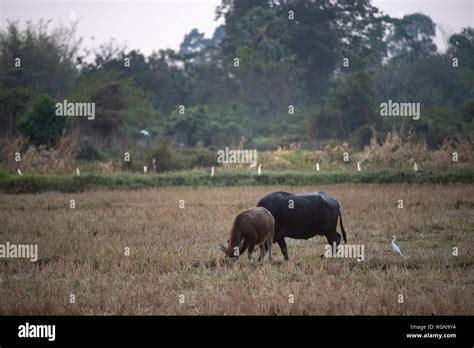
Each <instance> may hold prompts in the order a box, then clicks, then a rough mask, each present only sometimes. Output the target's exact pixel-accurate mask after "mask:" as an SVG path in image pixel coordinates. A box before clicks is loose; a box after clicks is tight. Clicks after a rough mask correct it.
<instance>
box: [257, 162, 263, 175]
mask: <svg viewBox="0 0 474 348" xmlns="http://www.w3.org/2000/svg"><path fill="white" fill-rule="evenodd" d="M257 175H262V165H261V164H259V165H258V168H257Z"/></svg>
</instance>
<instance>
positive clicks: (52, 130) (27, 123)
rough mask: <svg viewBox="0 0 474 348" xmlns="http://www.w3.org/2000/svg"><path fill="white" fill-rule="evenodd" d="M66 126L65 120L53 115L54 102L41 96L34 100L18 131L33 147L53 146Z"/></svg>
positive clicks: (45, 96) (46, 95) (44, 95)
mask: <svg viewBox="0 0 474 348" xmlns="http://www.w3.org/2000/svg"><path fill="white" fill-rule="evenodd" d="M65 126H66V118H65V117H58V116H56V114H55V104H54V100H53V99H52V98H51V97H50V96H49V95H48V94H43V95H40V96H38V97H36V98H35V100H34V101H33V105H32V106H31V108H30V109H29V110H28V111H27V112H26V114H25V116H24V118H23V119H22V120H21V122H20V124H19V125H18V129H19V130H20V131H21V132H22V133H23V134H24V135H25V136H26V137H28V138H29V140H30V142H31V143H32V144H33V145H36V146H39V145H47V146H49V145H54V144H55V143H56V141H57V139H58V138H59V137H60V136H61V134H62V132H63V130H64V127H65Z"/></svg>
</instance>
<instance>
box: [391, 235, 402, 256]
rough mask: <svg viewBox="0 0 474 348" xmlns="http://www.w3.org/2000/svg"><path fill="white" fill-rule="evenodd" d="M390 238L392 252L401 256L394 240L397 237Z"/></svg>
mask: <svg viewBox="0 0 474 348" xmlns="http://www.w3.org/2000/svg"><path fill="white" fill-rule="evenodd" d="M392 238H393V239H392V251H393V252H394V253H395V254H399V255H400V256H403V255H402V251H401V250H400V247H399V246H398V245H397V244H395V239H396V238H397V237H395V236H392Z"/></svg>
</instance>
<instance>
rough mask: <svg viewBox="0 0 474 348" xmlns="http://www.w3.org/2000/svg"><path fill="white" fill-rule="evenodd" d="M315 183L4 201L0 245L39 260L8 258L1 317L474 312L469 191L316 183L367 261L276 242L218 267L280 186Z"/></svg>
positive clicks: (0, 264)
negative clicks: (241, 224) (235, 228)
mask: <svg viewBox="0 0 474 348" xmlns="http://www.w3.org/2000/svg"><path fill="white" fill-rule="evenodd" d="M315 189H316V188H314V187H300V188H295V187H252V188H242V187H234V188H212V189H210V188H204V187H203V188H194V189H193V188H164V189H153V190H146V191H145V190H142V191H115V192H109V191H96V192H93V191H92V192H87V193H81V194H59V193H44V194H38V195H18V196H14V195H0V221H2V226H1V228H0V243H5V242H6V241H10V242H11V243H28V244H29V243H38V246H39V256H40V261H38V262H37V263H31V262H30V261H27V260H15V259H8V260H1V261H0V314H167V315H174V314H190V315H194V314H320V315H333V314H348V315H352V314H369V315H373V314H381V315H408V314H426V315H430V314H435V315H446V314H454V315H458V314H459V315H465V314H469V315H472V314H474V303H473V302H472V298H473V295H474V291H473V289H474V272H473V266H474V256H473V255H474V234H473V231H474V200H473V197H474V186H473V185H446V186H443V185H421V186H416V185H402V184H394V185H331V186H326V187H318V188H317V189H318V190H324V191H326V192H328V193H329V194H331V195H333V196H334V197H335V198H337V199H338V200H339V202H340V204H341V207H342V216H343V219H344V225H345V228H346V231H347V235H348V242H349V243H351V244H364V245H365V253H366V255H365V258H366V260H365V261H364V262H357V261H355V260H353V259H321V258H320V255H321V254H322V253H323V251H324V244H325V243H326V240H325V239H323V238H321V237H315V238H312V239H310V240H307V241H304V240H301V241H294V240H288V245H289V254H290V261H289V262H284V261H283V258H282V255H281V253H280V251H279V249H278V247H277V245H275V261H274V262H273V263H265V264H264V265H263V266H258V265H253V266H252V265H250V264H249V263H248V261H247V259H246V257H245V256H244V257H242V258H241V259H240V260H239V261H237V262H232V263H226V262H223V261H222V259H223V255H222V253H221V252H220V251H219V250H218V248H217V244H218V243H220V242H223V243H225V241H226V238H227V236H228V231H229V229H230V227H231V224H232V221H233V218H234V217H235V215H236V214H237V213H238V212H239V211H241V210H243V209H246V208H249V207H251V206H254V205H255V204H256V202H257V201H258V199H260V198H261V197H263V196H264V195H265V194H267V193H269V192H271V191H274V190H288V191H294V192H305V191H313V190H315ZM70 199H75V201H76V205H77V206H76V209H70V207H69V201H70ZM181 199H182V200H184V202H185V208H184V209H180V208H179V206H178V204H179V200H181ZM399 199H403V201H404V209H398V208H397V201H398V200H399ZM392 235H396V236H397V242H398V244H399V245H400V247H401V249H402V251H403V252H404V254H406V255H407V256H408V258H407V259H403V258H401V257H399V256H396V255H393V254H392V253H391V251H390V240H391V236H392ZM126 247H129V248H130V256H125V248H126ZM453 247H458V248H459V256H457V257H456V256H453V254H452V251H453V249H452V248H453ZM71 294H74V295H75V296H76V303H74V304H71V303H70V295H71ZM399 294H403V296H404V303H398V295H399ZM180 295H184V303H180V302H179V300H180ZM289 295H294V303H289Z"/></svg>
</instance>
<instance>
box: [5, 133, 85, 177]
mask: <svg viewBox="0 0 474 348" xmlns="http://www.w3.org/2000/svg"><path fill="white" fill-rule="evenodd" d="M2 145H3V146H2V155H3V168H4V169H6V170H8V171H10V172H12V173H15V172H16V171H17V169H21V171H22V172H24V173H28V172H30V173H31V172H33V173H35V174H57V173H68V172H69V173H70V172H71V171H72V170H73V168H74V167H75V156H76V151H77V148H78V145H79V131H78V130H76V131H74V132H72V133H69V134H68V133H64V134H63V135H62V136H61V137H60V138H59V139H58V141H57V143H56V144H55V146H54V147H53V146H50V147H47V146H45V145H41V146H34V145H30V144H29V143H28V141H27V139H26V138H24V137H23V136H21V135H20V136H17V137H13V138H8V139H4V140H3V144H2ZM17 153H18V154H20V161H17V160H16V156H17Z"/></svg>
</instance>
